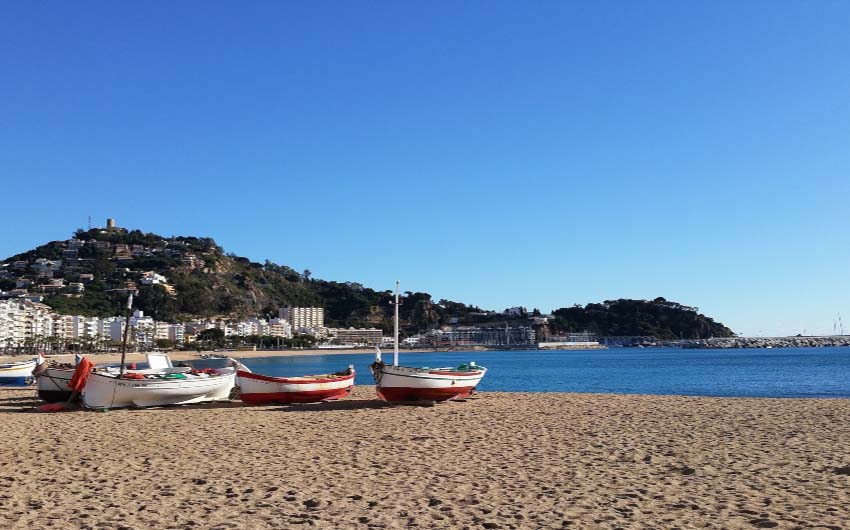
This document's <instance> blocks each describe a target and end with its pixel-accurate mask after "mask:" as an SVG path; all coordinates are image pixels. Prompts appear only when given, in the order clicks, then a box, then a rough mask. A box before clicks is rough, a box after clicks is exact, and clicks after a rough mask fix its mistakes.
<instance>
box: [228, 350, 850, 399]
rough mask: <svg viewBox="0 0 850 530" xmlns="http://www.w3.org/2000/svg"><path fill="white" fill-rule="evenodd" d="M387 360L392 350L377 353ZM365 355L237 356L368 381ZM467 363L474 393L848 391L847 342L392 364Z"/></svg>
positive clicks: (430, 357)
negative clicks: (479, 370)
mask: <svg viewBox="0 0 850 530" xmlns="http://www.w3.org/2000/svg"><path fill="white" fill-rule="evenodd" d="M384 359H385V360H389V361H391V360H392V352H385V353H384ZM373 360H374V355H373V354H371V353H370V354H356V355H310V356H296V357H266V358H256V359H244V360H243V362H244V363H245V364H246V365H247V366H248V367H249V368H251V370H253V371H255V372H259V373H263V374H267V375H277V376H295V375H305V374H321V373H328V372H334V371H338V370H342V369H345V368H346V367H347V366H348V365H349V364H353V365H354V366H355V368H356V369H357V381H356V382H357V384H358V385H370V384H373V381H372V375H371V374H370V373H369V369H368V366H369V364H371V363H372V361H373ZM469 361H475V362H477V363H478V364H480V365H483V366H486V367H487V368H488V369H489V371H488V373H487V376H486V377H485V378H484V380H483V381H482V382H481V385H480V386H479V390H481V391H487V390H491V391H501V392H602V393H617V394H621V393H622V394H673V395H689V396H740V397H850V348H784V349H771V350H756V349H747V350H680V349H677V348H616V349H614V348H612V349H608V350H579V351H537V350H534V351H486V352H452V353H405V352H403V351H402V352H401V360H400V363H399V364H403V365H408V366H430V367H441V366H457V365H459V364H463V363H466V362H469Z"/></svg>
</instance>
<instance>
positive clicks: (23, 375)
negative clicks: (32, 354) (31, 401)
mask: <svg viewBox="0 0 850 530" xmlns="http://www.w3.org/2000/svg"><path fill="white" fill-rule="evenodd" d="M36 364H37V362H36V360H35V359H33V360H31V361H23V362H19V363H4V364H0V386H28V385H31V384H32V382H33V380H34V378H33V375H32V371H33V369H34V368H35V367H36Z"/></svg>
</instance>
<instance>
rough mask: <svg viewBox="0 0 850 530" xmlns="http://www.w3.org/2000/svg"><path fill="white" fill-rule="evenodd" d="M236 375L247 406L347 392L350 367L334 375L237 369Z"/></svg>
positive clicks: (318, 398) (351, 377)
mask: <svg viewBox="0 0 850 530" xmlns="http://www.w3.org/2000/svg"><path fill="white" fill-rule="evenodd" d="M237 378H238V379H237V383H236V384H237V386H238V387H239V398H240V399H241V400H242V401H243V402H244V403H246V404H248V405H271V404H289V403H318V402H320V401H327V400H331V399H339V398H343V397H345V396H347V395H348V394H350V393H351V389H352V388H353V387H354V366H349V367H348V369H347V370H344V371H342V372H337V373H334V374H323V375H305V376H301V377H272V376H270V375H262V374H255V373H253V372H250V371H248V370H239V371H238V372H237Z"/></svg>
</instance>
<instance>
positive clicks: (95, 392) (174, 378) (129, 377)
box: [83, 367, 236, 409]
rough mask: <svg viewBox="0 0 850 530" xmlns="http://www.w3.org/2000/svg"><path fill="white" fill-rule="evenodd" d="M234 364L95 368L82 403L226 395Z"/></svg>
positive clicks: (151, 403)
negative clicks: (192, 368) (118, 369)
mask: <svg viewBox="0 0 850 530" xmlns="http://www.w3.org/2000/svg"><path fill="white" fill-rule="evenodd" d="M235 380H236V368H233V367H230V368H218V369H206V370H202V371H199V372H198V371H188V372H187V371H186V370H185V369H184V368H171V369H168V370H163V371H158V372H152V373H151V372H150V371H149V370H138V371H127V372H124V373H123V374H121V373H115V372H114V371H111V370H103V371H101V370H95V371H93V372H92V373H91V374H89V376H88V380H87V381H86V386H85V388H83V405H84V406H85V407H86V408H90V409H113V408H123V407H160V406H164V405H188V404H190V403H201V402H205V401H219V400H225V399H229V397H230V391H231V390H232V389H233V386H234V383H235Z"/></svg>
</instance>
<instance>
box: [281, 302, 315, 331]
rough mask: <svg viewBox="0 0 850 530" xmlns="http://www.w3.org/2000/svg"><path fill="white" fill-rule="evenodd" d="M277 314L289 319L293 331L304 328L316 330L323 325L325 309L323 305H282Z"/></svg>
mask: <svg viewBox="0 0 850 530" xmlns="http://www.w3.org/2000/svg"><path fill="white" fill-rule="evenodd" d="M279 316H280V318H282V319H284V320H287V321H289V324H290V325H291V326H292V331H293V332H297V331H300V330H305V329H313V330H318V329H319V328H323V327H325V309H324V308H323V307H292V306H289V307H282V308H280V312H279Z"/></svg>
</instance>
